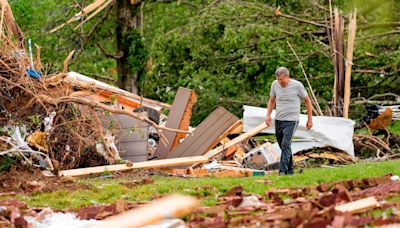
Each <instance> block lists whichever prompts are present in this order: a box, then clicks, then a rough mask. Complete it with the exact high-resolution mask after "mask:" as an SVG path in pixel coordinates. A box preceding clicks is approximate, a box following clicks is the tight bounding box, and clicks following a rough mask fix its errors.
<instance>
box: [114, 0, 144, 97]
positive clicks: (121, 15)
mask: <svg viewBox="0 0 400 228" xmlns="http://www.w3.org/2000/svg"><path fill="white" fill-rule="evenodd" d="M141 2H142V1H141V0H136V1H135V0H117V7H116V10H117V26H116V29H117V31H116V34H117V53H118V54H117V55H118V56H119V57H120V58H118V59H117V70H118V86H119V87H120V88H121V89H124V90H126V91H129V92H132V93H137V86H136V81H137V77H138V72H132V71H131V70H130V66H129V64H128V50H129V46H128V45H126V44H125V42H124V40H125V37H126V35H127V33H128V32H129V31H130V30H131V29H138V28H140V22H141V19H140V13H139V12H140V5H141Z"/></svg>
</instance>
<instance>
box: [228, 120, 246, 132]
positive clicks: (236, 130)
mask: <svg viewBox="0 0 400 228" xmlns="http://www.w3.org/2000/svg"><path fill="white" fill-rule="evenodd" d="M241 133H243V121H242V122H241V124H240V125H238V126H237V127H236V128H235V129H233V130H232V131H231V132H230V134H231V135H234V134H237V135H238V134H241Z"/></svg>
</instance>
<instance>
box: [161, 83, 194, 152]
mask: <svg viewBox="0 0 400 228" xmlns="http://www.w3.org/2000/svg"><path fill="white" fill-rule="evenodd" d="M192 91H193V90H191V89H186V88H183V87H179V89H178V92H177V93H176V96H175V99H174V103H173V104H172V108H171V111H170V113H169V114H168V120H167V123H166V124H165V126H166V127H169V128H174V129H179V127H180V125H181V121H182V118H183V116H184V114H185V110H186V106H187V104H188V102H189V100H190V96H191V95H192ZM164 135H165V137H166V138H167V140H168V143H167V144H166V145H165V144H164V143H159V144H158V146H157V149H156V153H155V156H156V157H158V158H159V159H160V158H161V159H162V158H166V157H167V154H168V153H169V152H170V151H171V148H172V145H173V143H174V140H175V137H176V132H172V131H164Z"/></svg>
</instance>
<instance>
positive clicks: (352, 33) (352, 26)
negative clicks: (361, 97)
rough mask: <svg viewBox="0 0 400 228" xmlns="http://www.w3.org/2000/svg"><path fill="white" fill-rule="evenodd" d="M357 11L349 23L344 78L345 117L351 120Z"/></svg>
mask: <svg viewBox="0 0 400 228" xmlns="http://www.w3.org/2000/svg"><path fill="white" fill-rule="evenodd" d="M356 15H357V10H356V9H354V12H353V13H352V14H350V22H349V37H348V42H347V53H346V72H345V78H344V80H345V81H344V104H343V117H344V118H349V106H350V95H351V93H350V81H351V67H352V66H353V50H354V42H355V39H356V30H357V22H356Z"/></svg>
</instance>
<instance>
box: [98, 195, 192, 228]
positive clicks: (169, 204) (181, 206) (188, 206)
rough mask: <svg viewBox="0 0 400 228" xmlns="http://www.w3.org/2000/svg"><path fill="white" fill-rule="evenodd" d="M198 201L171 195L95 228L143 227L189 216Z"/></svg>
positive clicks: (106, 221) (109, 219)
mask: <svg viewBox="0 0 400 228" xmlns="http://www.w3.org/2000/svg"><path fill="white" fill-rule="evenodd" d="M199 203H200V201H199V200H198V199H196V198H195V197H192V196H183V195H172V196H168V197H166V198H163V199H160V200H156V201H154V202H151V203H149V204H147V205H144V206H142V207H139V208H137V209H133V210H131V211H127V212H125V213H122V214H119V215H116V216H112V217H109V218H106V219H105V221H104V223H103V224H101V225H99V226H96V227H97V228H103V227H104V228H108V227H118V228H126V227H144V226H146V225H149V224H154V223H157V222H159V221H161V220H164V219H171V218H177V217H182V216H185V215H187V214H190V213H191V212H192V211H193V210H194V209H195V208H196V207H198V206H199Z"/></svg>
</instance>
